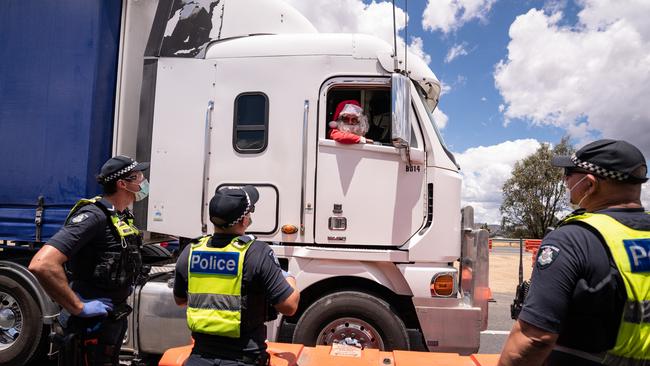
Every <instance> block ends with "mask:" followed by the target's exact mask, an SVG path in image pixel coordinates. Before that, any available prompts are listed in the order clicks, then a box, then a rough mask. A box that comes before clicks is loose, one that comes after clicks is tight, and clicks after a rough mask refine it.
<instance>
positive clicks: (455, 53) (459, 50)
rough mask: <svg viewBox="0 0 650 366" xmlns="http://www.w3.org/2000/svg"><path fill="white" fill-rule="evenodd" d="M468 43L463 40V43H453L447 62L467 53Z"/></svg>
mask: <svg viewBox="0 0 650 366" xmlns="http://www.w3.org/2000/svg"><path fill="white" fill-rule="evenodd" d="M465 46H466V44H465V43H464V42H463V43H461V44H455V45H453V46H452V47H451V48H450V49H449V51H448V52H447V56H446V57H445V63H450V62H452V61H453V60H454V59H455V58H456V57H459V56H465V55H467V50H466V49H465Z"/></svg>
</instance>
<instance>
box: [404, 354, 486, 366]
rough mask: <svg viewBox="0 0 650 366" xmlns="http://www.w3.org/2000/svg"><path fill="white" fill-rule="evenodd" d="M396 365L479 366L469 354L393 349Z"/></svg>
mask: <svg viewBox="0 0 650 366" xmlns="http://www.w3.org/2000/svg"><path fill="white" fill-rule="evenodd" d="M393 354H394V355H395V366H407V365H412V366H477V365H476V364H475V363H474V361H473V360H472V359H471V358H470V357H469V356H461V355H459V354H457V353H431V352H415V351H393Z"/></svg>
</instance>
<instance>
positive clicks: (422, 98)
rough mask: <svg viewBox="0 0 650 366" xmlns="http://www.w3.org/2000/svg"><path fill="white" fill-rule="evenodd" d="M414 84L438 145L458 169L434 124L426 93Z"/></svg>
mask: <svg viewBox="0 0 650 366" xmlns="http://www.w3.org/2000/svg"><path fill="white" fill-rule="evenodd" d="M413 85H415V89H416V90H417V91H418V95H419V96H420V101H421V102H422V104H423V105H424V109H425V110H426V111H427V117H428V118H429V122H431V126H433V130H434V131H436V136H438V141H440V145H441V146H442V148H443V150H445V153H446V154H447V156H448V157H449V159H451V161H452V162H453V163H454V165H456V168H458V169H460V166H459V165H458V163H456V158H455V157H454V154H452V153H451V151H449V149H447V145H446V144H445V140H444V139H443V138H442V134H441V133H440V130H439V129H438V125H437V124H436V121H435V120H434V119H433V109H432V108H431V106H430V105H429V104H428V103H427V95H426V93H425V92H424V90H423V89H422V87H421V86H420V85H418V83H413Z"/></svg>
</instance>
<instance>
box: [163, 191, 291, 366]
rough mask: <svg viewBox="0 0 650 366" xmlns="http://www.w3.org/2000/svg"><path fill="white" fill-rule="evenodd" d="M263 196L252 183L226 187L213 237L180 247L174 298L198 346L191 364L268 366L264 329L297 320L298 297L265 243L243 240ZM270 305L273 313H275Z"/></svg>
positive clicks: (214, 211)
mask: <svg viewBox="0 0 650 366" xmlns="http://www.w3.org/2000/svg"><path fill="white" fill-rule="evenodd" d="M258 198H259V193H258V191H257V189H255V187H253V186H243V187H240V188H237V187H224V188H221V189H218V190H217V191H216V192H215V195H214V197H213V198H212V199H211V200H210V206H209V211H210V221H211V222H212V223H213V224H214V232H215V233H214V235H208V236H204V237H202V238H199V239H198V240H196V241H194V242H192V243H191V245H188V246H187V247H185V248H184V249H183V252H182V253H181V254H180V255H179V259H178V262H177V263H176V276H175V282H174V298H175V300H176V303H177V304H178V305H180V306H187V324H188V326H189V328H190V330H191V331H192V337H193V338H194V341H195V343H194V348H193V349H192V354H191V355H190V357H189V359H188V360H187V363H186V365H188V366H192V365H222V366H228V365H233V366H234V365H266V364H267V363H268V356H267V353H266V343H265V340H266V326H265V325H264V322H265V321H267V320H271V319H274V318H275V317H276V316H277V313H276V310H277V311H279V312H280V313H282V314H285V315H293V314H294V313H295V312H296V310H297V309H298V301H299V300H300V294H299V292H298V290H297V288H296V282H295V279H294V278H293V277H292V276H291V275H290V274H289V273H287V272H285V271H283V270H282V269H281V268H280V264H279V262H278V260H277V259H276V257H275V255H274V253H273V251H272V250H271V248H270V247H269V246H268V244H266V243H265V242H261V241H257V240H255V237H253V236H252V235H245V231H246V229H247V228H248V227H249V226H250V225H251V223H252V219H251V213H253V212H254V211H255V203H256V202H257V200H258ZM270 306H273V308H270Z"/></svg>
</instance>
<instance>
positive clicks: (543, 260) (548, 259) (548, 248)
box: [537, 245, 560, 269]
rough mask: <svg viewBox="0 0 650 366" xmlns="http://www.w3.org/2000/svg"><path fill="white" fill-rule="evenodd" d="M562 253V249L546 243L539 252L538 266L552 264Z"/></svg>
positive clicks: (540, 267)
mask: <svg viewBox="0 0 650 366" xmlns="http://www.w3.org/2000/svg"><path fill="white" fill-rule="evenodd" d="M559 255H560V249H559V248H558V247H555V246H553V245H544V246H541V247H540V248H539V252H538V253H537V267H539V269H544V268H546V267H548V266H550V265H551V263H553V262H554V261H555V259H556V258H557V257H558V256H559Z"/></svg>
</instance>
